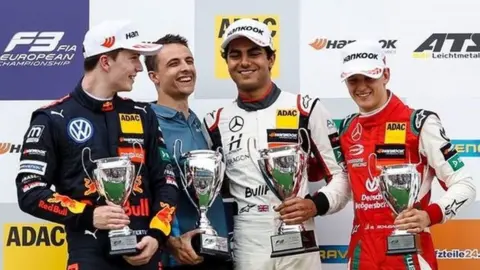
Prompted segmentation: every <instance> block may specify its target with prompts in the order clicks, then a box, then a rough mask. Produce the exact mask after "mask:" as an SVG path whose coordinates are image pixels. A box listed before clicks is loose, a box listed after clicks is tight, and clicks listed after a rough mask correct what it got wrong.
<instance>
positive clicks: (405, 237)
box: [387, 233, 419, 255]
mask: <svg viewBox="0 0 480 270" xmlns="http://www.w3.org/2000/svg"><path fill="white" fill-rule="evenodd" d="M418 252H419V249H418V235H416V234H409V233H406V234H393V235H390V236H388V238H387V255H401V254H414V253H418Z"/></svg>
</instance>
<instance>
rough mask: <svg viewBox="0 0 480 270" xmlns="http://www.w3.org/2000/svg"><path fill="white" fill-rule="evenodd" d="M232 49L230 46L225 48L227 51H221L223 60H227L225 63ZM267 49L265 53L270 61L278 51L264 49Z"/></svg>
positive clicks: (268, 48) (267, 48) (266, 48)
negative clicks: (229, 50)
mask: <svg viewBox="0 0 480 270" xmlns="http://www.w3.org/2000/svg"><path fill="white" fill-rule="evenodd" d="M229 48H230V45H227V47H225V50H223V51H221V52H220V53H221V55H222V58H223V59H225V61H227V56H228V49H229ZM262 48H264V49H265V52H266V53H267V59H270V58H272V56H273V55H274V54H275V53H276V50H272V48H270V47H262Z"/></svg>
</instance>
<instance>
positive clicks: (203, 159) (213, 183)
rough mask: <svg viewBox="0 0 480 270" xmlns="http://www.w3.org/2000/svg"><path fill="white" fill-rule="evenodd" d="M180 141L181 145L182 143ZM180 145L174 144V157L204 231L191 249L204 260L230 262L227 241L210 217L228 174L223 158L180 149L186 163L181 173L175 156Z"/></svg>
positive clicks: (182, 158)
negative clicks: (223, 259)
mask: <svg viewBox="0 0 480 270" xmlns="http://www.w3.org/2000/svg"><path fill="white" fill-rule="evenodd" d="M177 141H179V142H180V145H181V141H180V140H177ZM177 141H175V144H174V155H173V157H174V160H175V162H176V164H177V166H178V168H179V172H180V173H179V174H180V180H181V182H182V186H183V189H184V192H185V194H186V195H187V197H188V198H189V200H190V202H191V203H192V205H193V206H194V207H195V209H197V211H198V214H199V217H200V218H199V220H198V228H199V229H202V230H203V232H202V233H201V234H199V236H198V237H194V239H192V245H193V246H194V248H195V249H196V252H197V253H199V254H200V255H202V256H215V257H224V258H230V246H229V242H228V238H226V237H222V236H219V235H218V233H217V231H215V229H214V228H213V227H212V226H211V223H210V221H209V220H208V217H207V212H208V209H209V208H210V207H211V205H212V204H213V202H214V201H215V199H216V198H217V196H218V194H219V193H220V190H221V188H222V183H223V179H224V174H225V163H224V162H223V161H222V159H223V155H222V153H220V152H219V151H218V150H217V151H212V150H192V151H189V152H186V153H181V146H180V153H181V154H180V160H181V161H183V170H182V169H181V166H180V164H179V161H178V160H177V157H176V155H175V153H176V152H175V149H176V145H177ZM183 172H184V173H183ZM192 193H193V196H192ZM193 197H195V198H193ZM220 214H223V213H220Z"/></svg>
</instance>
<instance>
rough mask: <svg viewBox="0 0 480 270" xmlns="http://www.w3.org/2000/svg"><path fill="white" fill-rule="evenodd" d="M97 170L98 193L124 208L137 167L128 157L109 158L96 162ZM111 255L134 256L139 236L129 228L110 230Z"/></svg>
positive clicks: (94, 178) (94, 173) (95, 173)
mask: <svg viewBox="0 0 480 270" xmlns="http://www.w3.org/2000/svg"><path fill="white" fill-rule="evenodd" d="M94 163H95V164H96V166H97V168H96V169H94V170H93V176H94V177H93V180H94V182H95V184H96V186H97V190H98V193H99V194H100V195H101V196H103V197H105V199H106V200H108V201H110V202H112V203H113V204H116V205H119V206H123V205H124V204H125V202H126V201H127V200H128V197H129V196H130V193H131V192H132V188H133V182H134V179H135V165H133V164H132V163H131V161H130V159H129V158H128V157H109V158H102V159H97V160H95V161H94ZM108 237H109V239H110V251H109V254H110V255H134V254H137V253H138V252H139V251H138V250H137V249H136V245H137V236H136V235H135V234H134V233H133V230H131V229H130V228H129V227H128V226H125V227H124V228H123V229H118V230H110V231H109V232H108Z"/></svg>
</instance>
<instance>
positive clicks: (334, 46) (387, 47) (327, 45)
mask: <svg viewBox="0 0 480 270" xmlns="http://www.w3.org/2000/svg"><path fill="white" fill-rule="evenodd" d="M355 41H356V40H355V39H328V38H324V37H321V38H315V39H314V40H313V41H312V42H310V43H309V44H308V45H310V47H312V48H313V49H314V50H317V51H320V50H339V49H343V47H345V46H346V45H347V44H350V43H352V42H355ZM397 42H398V40H397V39H380V40H379V41H378V43H380V45H381V46H382V48H383V52H384V53H386V54H394V53H396V52H397Z"/></svg>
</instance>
